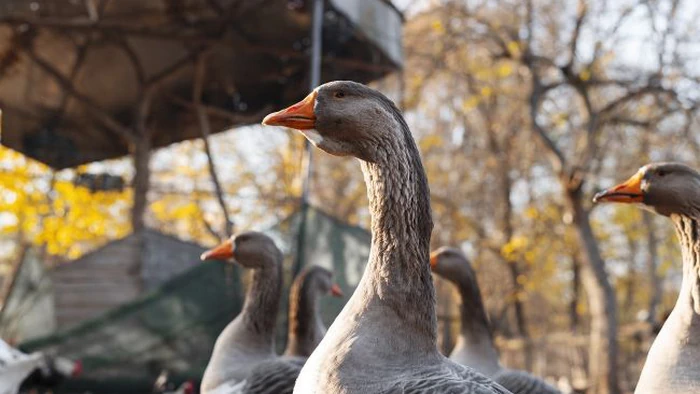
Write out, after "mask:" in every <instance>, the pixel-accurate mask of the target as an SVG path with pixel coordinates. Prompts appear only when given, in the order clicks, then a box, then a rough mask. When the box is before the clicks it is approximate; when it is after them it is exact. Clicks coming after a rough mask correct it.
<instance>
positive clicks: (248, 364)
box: [201, 232, 343, 394]
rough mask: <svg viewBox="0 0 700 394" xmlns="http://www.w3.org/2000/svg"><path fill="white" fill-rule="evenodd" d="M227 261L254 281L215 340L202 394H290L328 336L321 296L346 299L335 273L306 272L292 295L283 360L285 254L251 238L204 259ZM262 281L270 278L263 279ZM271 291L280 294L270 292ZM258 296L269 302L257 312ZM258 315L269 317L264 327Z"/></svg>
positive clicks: (263, 237)
mask: <svg viewBox="0 0 700 394" xmlns="http://www.w3.org/2000/svg"><path fill="white" fill-rule="evenodd" d="M228 258H234V259H235V261H237V262H238V263H239V264H241V265H243V266H244V267H247V268H253V269H254V271H253V272H254V274H253V280H252V283H251V286H250V288H249V290H248V293H247V294H246V300H245V304H244V306H243V311H242V312H241V314H239V315H238V316H237V317H236V319H234V321H233V322H231V323H230V324H229V326H227V327H226V328H225V329H224V331H223V332H222V334H221V335H220V336H219V338H218V339H217V342H216V345H215V346H214V352H213V354H212V357H211V360H210V362H209V365H208V366H207V369H206V371H205V373H204V378H203V380H202V390H201V391H202V393H205V392H206V393H215V394H231V393H245V394H265V393H269V394H273V393H274V394H286V393H289V394H291V393H292V391H293V389H294V382H295V381H296V378H297V375H299V371H301V367H302V366H303V365H304V362H305V361H306V358H307V357H308V356H309V354H311V352H312V351H313V350H314V348H315V347H316V345H317V344H318V342H319V341H320V340H321V338H322V337H323V334H324V333H325V327H324V326H323V322H322V321H321V316H320V312H319V311H318V298H319V296H320V295H322V294H331V295H333V296H336V297H342V296H343V292H342V290H341V289H340V287H339V286H338V285H337V284H335V283H333V281H332V279H333V274H332V273H331V271H329V270H327V269H325V268H322V267H318V266H313V267H310V268H307V269H306V270H304V271H302V272H301V273H300V274H299V275H298V276H297V278H296V279H295V281H294V284H293V285H292V289H291V292H290V313H289V322H290V324H289V331H288V338H289V340H288V347H287V350H286V351H285V355H284V356H283V357H277V355H276V354H275V353H274V350H272V349H274V325H275V318H276V316H277V310H278V309H279V295H280V287H281V285H282V283H281V269H280V267H281V264H282V254H281V252H280V251H279V249H278V248H277V246H275V244H274V242H273V241H272V240H271V239H270V238H269V237H267V236H266V235H264V234H262V233H256V232H248V233H243V234H240V235H237V236H234V237H232V238H231V239H229V240H228V241H226V242H224V243H222V244H221V245H219V246H217V247H215V248H214V249H212V250H210V251H207V252H205V253H204V254H203V255H202V259H203V260H208V259H228ZM257 270H259V271H257ZM262 275H268V276H270V277H269V278H265V279H263V278H262V277H261V276H262ZM270 286H271V287H274V288H275V289H277V290H275V289H270V288H268V287H270ZM256 296H257V297H261V298H263V299H265V300H264V301H261V302H260V303H259V304H256V305H258V306H257V307H255V306H249V302H255V300H252V299H251V298H250V297H256ZM260 314H266V315H268V316H267V317H266V319H265V320H264V321H263V320H260V319H259V318H260V316H258V315H260ZM269 318H271V319H272V322H271V324H272V327H268V324H270V322H269V321H268V320H267V319H269ZM237 321H242V322H244V323H237ZM245 322H247V323H248V324H246V323H245ZM230 327H233V328H230ZM220 342H221V344H220ZM251 345H252V346H251ZM205 387H206V391H205Z"/></svg>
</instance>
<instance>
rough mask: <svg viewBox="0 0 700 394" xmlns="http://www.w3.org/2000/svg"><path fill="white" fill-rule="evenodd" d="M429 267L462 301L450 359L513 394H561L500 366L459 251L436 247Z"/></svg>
mask: <svg viewBox="0 0 700 394" xmlns="http://www.w3.org/2000/svg"><path fill="white" fill-rule="evenodd" d="M430 267H431V268H432V270H433V272H434V273H435V274H437V275H439V276H441V277H443V278H445V279H447V280H448V281H450V282H452V283H453V284H454V285H455V286H457V290H458V291H459V295H460V298H461V300H462V304H461V308H460V309H461V310H460V316H461V320H462V327H461V331H460V334H459V338H458V339H457V344H456V345H455V348H454V350H453V351H452V353H451V354H450V360H452V361H455V362H457V363H460V364H462V365H466V366H469V367H472V368H474V369H475V370H476V371H477V372H479V373H482V374H484V375H486V376H488V377H490V378H492V379H493V380H495V381H496V382H498V383H500V384H501V385H502V386H503V387H505V388H507V389H508V390H510V391H512V392H513V393H514V394H559V393H560V391H559V390H557V389H556V388H554V387H552V386H550V385H549V384H547V383H546V382H545V381H543V380H542V379H539V378H536V377H534V376H532V375H530V374H528V373H526V372H523V371H517V370H512V369H508V368H503V366H501V363H500V361H499V357H498V352H497V350H496V347H495V346H494V343H493V332H492V329H491V325H490V323H489V320H488V317H487V316H486V309H485V308H484V303H483V301H482V298H481V291H480V290H479V283H478V281H477V278H476V273H475V272H474V269H473V267H472V265H471V264H470V263H469V260H467V258H466V256H464V254H463V253H462V251H460V250H459V249H456V248H450V247H442V248H439V249H437V250H436V251H434V252H433V253H432V254H431V255H430Z"/></svg>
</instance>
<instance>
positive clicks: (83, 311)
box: [52, 236, 141, 329]
mask: <svg viewBox="0 0 700 394" xmlns="http://www.w3.org/2000/svg"><path fill="white" fill-rule="evenodd" d="M137 253H138V243H137V238H136V237H133V236H129V237H127V238H124V239H121V240H119V241H115V242H112V243H110V244H107V245H106V246H104V247H103V248H100V249H99V250H97V251H95V252H92V253H90V254H88V255H86V256H84V257H82V258H80V259H78V260H76V261H74V262H71V263H68V264H66V265H64V266H59V267H57V268H56V269H54V270H53V273H52V276H53V284H54V294H55V296H54V299H55V310H56V325H57V327H58V328H59V329H60V328H65V327H68V326H71V325H74V324H76V323H78V322H80V321H82V320H85V319H87V318H91V317H95V316H97V315H99V314H101V313H103V312H106V311H108V310H109V309H112V308H114V307H116V306H117V305H119V304H122V303H124V302H127V301H130V300H132V299H134V298H135V297H136V296H137V295H138V294H139V293H140V290H141V279H140V275H139V273H138V271H137V270H135V269H134V261H137V259H136V256H137Z"/></svg>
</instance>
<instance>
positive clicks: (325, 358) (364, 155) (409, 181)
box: [263, 81, 508, 394]
mask: <svg viewBox="0 0 700 394" xmlns="http://www.w3.org/2000/svg"><path fill="white" fill-rule="evenodd" d="M263 124H265V125H271V126H286V127H290V128H293V129H296V130H299V131H300V132H301V133H302V134H303V135H304V136H305V137H306V138H307V139H308V140H309V141H310V142H311V144H313V145H314V146H316V147H317V148H319V149H321V150H323V151H325V152H327V153H329V154H332V155H336V156H353V157H355V158H358V159H359V160H360V166H361V168H362V172H363V174H364V179H365V183H366V185H367V195H368V198H369V211H370V215H371V233H372V244H371V248H370V257H369V261H368V263H367V267H366V269H365V272H364V274H363V275H362V278H361V280H360V282H359V284H358V286H357V288H356V289H355V291H354V293H353V294H352V296H351V298H350V300H349V301H348V302H347V303H346V304H345V307H344V308H343V310H342V311H341V312H340V314H339V315H338V316H337V317H336V319H335V321H334V322H333V324H331V326H330V327H329V329H328V332H327V333H326V336H325V337H324V338H323V340H321V343H319V345H318V347H317V348H316V350H315V351H314V352H313V353H312V354H311V356H310V357H309V359H308V361H307V362H306V364H305V365H304V366H303V368H302V370H301V373H300V374H299V377H298V379H297V382H296V386H295V388H294V393H296V394H314V393H323V394H335V393H343V394H354V393H358V394H359V393H470V394H476V393H479V394H481V393H484V394H485V393H507V392H508V391H507V390H506V389H504V388H503V387H501V386H500V385H498V384H497V383H495V382H493V381H492V380H490V379H489V378H487V377H485V376H484V375H482V374H479V373H477V372H475V371H474V370H473V369H471V368H469V367H465V366H462V365H459V364H457V363H455V362H453V361H450V360H448V359H447V358H446V357H444V356H443V355H441V354H440V352H439V351H438V349H437V344H436V337H437V321H436V315H435V289H434V287H433V281H432V278H431V274H430V264H429V259H430V256H429V254H430V249H429V248H430V246H429V245H430V233H431V231H432V228H433V221H432V215H431V208H430V192H429V189H428V182H427V179H426V175H425V170H424V168H423V164H422V162H421V158H420V155H419V152H418V148H417V147H416V144H415V141H414V140H413V137H412V136H411V132H410V130H409V128H408V126H407V125H406V122H405V120H404V118H403V116H402V115H401V113H400V112H399V110H398V109H397V108H396V106H395V105H394V103H393V102H392V101H391V100H389V99H388V98H386V97H385V96H384V95H382V94H381V93H379V92H377V91H375V90H373V89H370V88H368V87H366V86H364V85H362V84H359V83H355V82H350V81H335V82H329V83H326V84H323V85H321V86H319V87H318V88H316V89H314V90H313V91H312V92H311V93H310V94H309V95H308V96H307V97H306V98H304V99H303V100H302V101H300V102H299V103H297V104H294V105H292V106H290V107H288V108H286V109H283V110H281V111H278V112H275V113H272V114H269V115H267V116H266V117H265V119H264V120H263Z"/></svg>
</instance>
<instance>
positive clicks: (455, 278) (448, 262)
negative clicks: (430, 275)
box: [430, 246, 476, 283]
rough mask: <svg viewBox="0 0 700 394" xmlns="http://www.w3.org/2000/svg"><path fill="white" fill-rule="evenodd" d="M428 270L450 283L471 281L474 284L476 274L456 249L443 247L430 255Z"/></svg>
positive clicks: (465, 258)
mask: <svg viewBox="0 0 700 394" xmlns="http://www.w3.org/2000/svg"><path fill="white" fill-rule="evenodd" d="M430 269H431V270H432V271H433V272H434V273H436V274H437V275H440V276H441V277H443V278H445V279H447V280H449V281H452V282H460V283H461V282H465V279H471V280H473V281H474V283H476V274H475V273H474V269H473V268H472V266H471V264H469V260H468V259H467V257H466V256H465V255H464V253H462V251H461V250H459V249H457V248H450V247H446V246H443V247H441V248H439V249H437V250H435V251H434V252H433V253H431V254H430Z"/></svg>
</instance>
